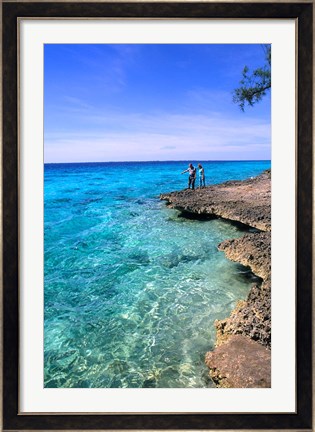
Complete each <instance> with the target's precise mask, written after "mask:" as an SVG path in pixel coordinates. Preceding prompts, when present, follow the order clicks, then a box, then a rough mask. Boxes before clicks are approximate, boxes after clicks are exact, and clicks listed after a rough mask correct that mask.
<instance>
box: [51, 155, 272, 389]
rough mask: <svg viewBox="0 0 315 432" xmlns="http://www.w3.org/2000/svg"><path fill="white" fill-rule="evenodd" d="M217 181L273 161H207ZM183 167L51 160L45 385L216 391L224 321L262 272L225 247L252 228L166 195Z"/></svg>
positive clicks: (179, 185) (210, 178)
mask: <svg viewBox="0 0 315 432" xmlns="http://www.w3.org/2000/svg"><path fill="white" fill-rule="evenodd" d="M203 165H204V167H205V172H206V180H207V183H208V184H209V183H219V182H222V181H225V180H230V179H244V178H248V177H251V176H254V175H257V174H258V173H260V172H261V171H262V170H264V169H267V168H269V167H270V162H208V163H207V162H205V163H204V164H203ZM186 166H187V163H183V162H159V163H158V162H156V163H103V164H101V163H96V164H53V165H45V341H44V345H45V352H44V358H45V364H44V370H45V377H44V384H45V387H211V386H213V384H212V382H211V381H210V380H209V378H208V371H207V368H206V367H205V365H204V355H205V353H206V351H208V350H209V349H211V348H212V347H213V343H214V340H215V329H214V325H213V323H214V320H215V319H222V318H224V317H226V316H228V315H229V313H230V311H231V310H232V309H233V307H234V306H235V303H236V301H237V300H238V299H241V298H245V297H246V295H247V293H248V291H249V288H250V285H251V282H252V279H251V277H252V276H251V274H250V273H249V272H248V271H247V270H246V269H245V268H244V267H242V266H240V265H238V264H235V263H232V262H230V261H228V260H227V259H225V257H224V254H223V253H222V252H219V251H218V250H217V244H218V243H219V242H220V241H222V240H224V239H226V238H231V237H238V236H240V235H242V234H243V233H242V231H240V229H239V228H238V227H236V226H234V225H232V224H230V223H229V222H226V221H222V220H211V221H193V220H186V219H184V218H182V217H179V213H178V212H177V211H175V210H170V209H167V208H166V206H165V203H164V202H161V201H159V199H158V195H159V194H160V193H162V192H167V191H170V190H178V189H183V188H184V187H186V180H187V176H184V175H182V176H181V175H180V172H181V171H182V170H183V169H186Z"/></svg>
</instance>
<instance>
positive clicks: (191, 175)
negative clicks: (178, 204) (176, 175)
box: [181, 163, 196, 190]
mask: <svg viewBox="0 0 315 432" xmlns="http://www.w3.org/2000/svg"><path fill="white" fill-rule="evenodd" d="M186 172H189V177H188V189H190V186H191V189H192V190H194V189H195V181H196V168H195V167H194V166H193V164H191V163H190V164H189V166H188V168H187V169H186V170H185V171H183V172H182V173H181V174H184V173H186Z"/></svg>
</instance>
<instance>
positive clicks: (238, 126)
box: [44, 44, 271, 389]
mask: <svg viewBox="0 0 315 432" xmlns="http://www.w3.org/2000/svg"><path fill="white" fill-rule="evenodd" d="M44 387H45V388H213V389H215V388H222V387H224V388H248V387H251V388H261V387H271V45H265V44H112V45H109V44H45V45H44Z"/></svg>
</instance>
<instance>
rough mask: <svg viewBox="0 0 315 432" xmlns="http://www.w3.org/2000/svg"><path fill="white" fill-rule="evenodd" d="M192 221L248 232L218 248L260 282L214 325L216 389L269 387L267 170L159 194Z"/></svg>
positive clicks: (210, 357)
mask: <svg viewBox="0 0 315 432" xmlns="http://www.w3.org/2000/svg"><path fill="white" fill-rule="evenodd" d="M160 199H162V200H166V201H167V205H168V206H169V207H171V208H174V209H177V210H179V211H181V212H182V214H183V215H184V216H187V217H190V218H197V219H198V218H213V217H220V218H224V219H227V220H230V221H233V222H237V223H241V224H243V225H246V226H247V227H250V228H252V231H253V232H249V233H247V234H245V235H244V236H243V237H241V238H237V239H230V240H225V241H223V242H222V243H220V244H219V245H218V249H219V250H220V251H223V252H224V253H225V255H226V257H227V258H228V259H230V260H232V261H236V262H239V263H241V264H242V265H244V266H246V267H249V268H250V269H251V271H252V272H253V273H254V274H255V275H256V276H258V277H259V278H260V279H261V282H257V283H255V284H254V285H253V286H252V287H251V289H250V292H249V294H248V297H247V299H246V300H240V301H239V302H238V303H237V305H236V307H235V309H234V310H233V311H232V313H231V314H230V316H229V317H228V318H226V319H224V320H220V321H216V322H215V327H216V331H217V337H216V345H215V349H214V350H213V351H210V352H208V353H206V356H205V362H206V364H207V366H208V367H209V370H210V372H209V373H210V376H211V378H212V379H213V381H214V382H215V384H216V385H217V386H218V387H232V388H239V387H253V388H257V387H270V386H271V170H267V171H264V172H263V173H262V174H260V175H259V176H257V177H254V178H250V179H247V180H244V181H228V182H225V183H222V184H218V185H212V186H208V187H206V188H204V189H201V190H199V189H198V190H195V191H193V190H184V191H179V192H171V193H169V194H161V195H160Z"/></svg>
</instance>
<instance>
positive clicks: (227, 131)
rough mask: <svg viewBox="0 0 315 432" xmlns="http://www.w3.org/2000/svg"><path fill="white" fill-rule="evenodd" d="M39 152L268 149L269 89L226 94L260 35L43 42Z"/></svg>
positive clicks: (247, 154) (177, 154)
mask: <svg viewBox="0 0 315 432" xmlns="http://www.w3.org/2000/svg"><path fill="white" fill-rule="evenodd" d="M44 62H45V63H44V142H45V145H44V149H45V162H46V163H49V162H98V161H145V160H189V159H192V160H197V159H199V160H259V159H270V157H271V124H270V122H271V117H270V110H271V104H270V94H268V95H267V96H266V97H265V98H264V99H263V100H262V101H261V102H260V103H259V104H257V105H255V106H254V107H253V108H252V107H248V108H246V109H245V112H241V110H240V109H239V107H238V106H237V105H235V104H234V103H233V102H232V91H233V89H234V88H236V87H237V86H238V85H239V81H240V79H241V72H242V70H243V67H244V66H245V65H247V66H248V67H249V68H250V69H254V68H256V67H259V66H261V65H263V63H264V51H263V48H262V46H261V45H254V44H252V45H249V44H246V45H236V44H235V45H208V44H202V45H200V44H199V45H194V44H190V45H186V44H185V45H149V44H148V45H145V44H141V45H138V44H124V45H101V44H98V45H89V44H87V45H79V44H76V45H71V44H62V45H57V44H49V45H45V51H44Z"/></svg>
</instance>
